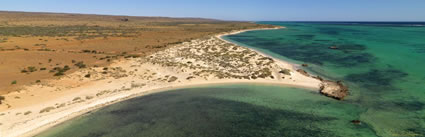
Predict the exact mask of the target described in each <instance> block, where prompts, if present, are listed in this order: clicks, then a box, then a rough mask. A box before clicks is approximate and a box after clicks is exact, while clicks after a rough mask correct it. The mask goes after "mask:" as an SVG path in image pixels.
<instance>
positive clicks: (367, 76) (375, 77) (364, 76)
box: [345, 69, 408, 91]
mask: <svg viewBox="0 0 425 137" xmlns="http://www.w3.org/2000/svg"><path fill="white" fill-rule="evenodd" d="M407 75H408V74H407V73H405V72H402V71H400V70H396V69H386V70H377V69H373V70H370V71H368V72H365V73H360V74H350V75H347V76H346V77H345V79H346V80H348V81H351V82H354V83H357V84H360V85H362V86H363V87H365V88H368V89H370V90H372V91H382V90H383V89H387V90H388V89H395V87H394V86H393V85H392V82H393V81H396V80H400V79H402V78H404V77H406V76H407Z"/></svg>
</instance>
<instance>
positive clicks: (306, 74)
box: [297, 69, 310, 77]
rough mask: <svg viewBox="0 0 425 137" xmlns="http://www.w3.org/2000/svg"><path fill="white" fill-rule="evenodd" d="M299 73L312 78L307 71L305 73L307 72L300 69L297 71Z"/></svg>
mask: <svg viewBox="0 0 425 137" xmlns="http://www.w3.org/2000/svg"><path fill="white" fill-rule="evenodd" d="M297 72H299V73H301V74H303V75H304V76H307V77H310V74H308V72H307V71H305V70H302V69H298V70H297Z"/></svg>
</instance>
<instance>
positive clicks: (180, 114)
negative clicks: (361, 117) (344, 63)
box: [39, 84, 374, 137]
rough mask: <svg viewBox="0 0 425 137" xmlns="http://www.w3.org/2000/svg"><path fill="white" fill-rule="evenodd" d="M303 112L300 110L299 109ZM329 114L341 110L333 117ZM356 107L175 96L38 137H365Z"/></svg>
mask: <svg viewBox="0 0 425 137" xmlns="http://www.w3.org/2000/svg"><path fill="white" fill-rule="evenodd" d="M301 108H302V109H301ZM331 108H340V109H339V110H338V111H335V110H334V109H331ZM354 108H355V105H350V104H347V105H341V103H339V102H338V101H335V100H330V99H329V98H327V97H323V96H320V95H319V94H318V93H316V92H312V91H307V90H303V89H296V88H284V87H277V86H261V85H245V84H243V85H231V86H214V87H198V88H189V89H179V90H173V91H168V92H163V93H158V94H153V95H148V96H144V97H139V98H135V99H131V100H128V101H125V102H122V103H118V104H114V105H111V106H108V107H106V108H103V109H101V110H98V111H96V112H93V113H92V114H89V115H86V116H83V117H80V118H77V119H75V120H72V121H69V122H66V123H64V124H62V125H59V126H57V127H55V128H53V129H51V130H49V131H47V132H45V133H43V134H41V135H39V136H40V137H59V136H60V137H96V136H105V137H118V136H119V137H123V136H146V137H155V136H156V137H241V136H242V137H279V136H288V137H296V136H323V137H332V136H367V135H373V134H374V133H373V131H372V130H371V129H370V128H369V127H368V125H366V124H362V125H353V124H351V123H350V122H349V121H350V120H352V119H357V118H358V117H357V115H356V114H358V113H361V112H359V111H358V110H357V109H354Z"/></svg>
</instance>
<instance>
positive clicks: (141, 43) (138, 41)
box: [0, 12, 270, 95]
mask: <svg viewBox="0 0 425 137" xmlns="http://www.w3.org/2000/svg"><path fill="white" fill-rule="evenodd" d="M265 27H270V26H265V25H258V24H254V23H249V22H228V21H219V20H211V19H200V18H165V17H130V16H105V15H83V14H58V13H28V12H0V95H2V94H7V93H10V92H14V91H17V90H19V89H20V87H21V86H23V85H31V84H35V83H43V82H44V81H46V80H48V79H57V78H60V77H61V76H63V75H66V74H70V73H71V72H74V71H76V70H78V69H81V68H88V67H95V66H99V67H101V66H107V65H109V64H110V62H111V61H112V60H115V59H120V58H134V57H141V58H143V57H146V56H147V55H150V54H152V53H154V52H156V51H161V50H164V49H167V48H168V47H170V46H172V45H174V44H179V43H182V42H185V41H190V40H193V39H198V38H203V37H207V36H211V35H215V34H218V33H222V32H229V31H232V30H242V29H250V28H265Z"/></svg>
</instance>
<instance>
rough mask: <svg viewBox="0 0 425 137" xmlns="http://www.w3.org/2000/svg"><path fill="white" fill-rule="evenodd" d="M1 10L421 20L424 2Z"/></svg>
mask: <svg viewBox="0 0 425 137" xmlns="http://www.w3.org/2000/svg"><path fill="white" fill-rule="evenodd" d="M0 11H28V12H61V13H88V14H107V15H129V16H166V17H201V18H213V19H221V20H240V21H425V0H1V2H0Z"/></svg>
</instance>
